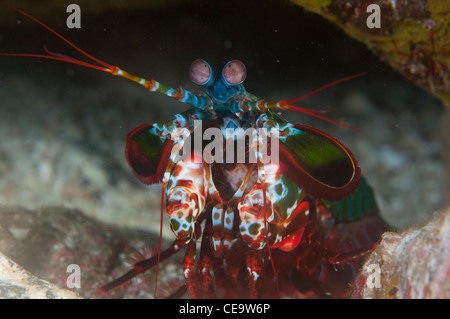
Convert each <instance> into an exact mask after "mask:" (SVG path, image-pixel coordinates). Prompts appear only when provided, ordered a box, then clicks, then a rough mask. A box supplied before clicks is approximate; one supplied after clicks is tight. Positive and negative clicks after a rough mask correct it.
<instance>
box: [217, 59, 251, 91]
mask: <svg viewBox="0 0 450 319" xmlns="http://www.w3.org/2000/svg"><path fill="white" fill-rule="evenodd" d="M246 77H247V70H246V69H245V65H244V63H242V62H241V61H239V60H232V61H230V62H228V63H227V64H225V66H224V67H223V71H222V79H223V80H224V82H225V83H226V84H227V85H230V86H234V85H238V84H241V83H242V82H244V80H245V78H246Z"/></svg>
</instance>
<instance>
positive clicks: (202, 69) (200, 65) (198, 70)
mask: <svg viewBox="0 0 450 319" xmlns="http://www.w3.org/2000/svg"><path fill="white" fill-rule="evenodd" d="M189 75H190V77H191V80H192V82H194V83H195V84H198V85H203V86H209V85H211V84H212V83H213V82H214V70H213V69H212V67H211V66H210V65H209V64H208V62H206V61H205V60H202V59H197V60H195V61H194V62H192V64H191V68H190V69H189Z"/></svg>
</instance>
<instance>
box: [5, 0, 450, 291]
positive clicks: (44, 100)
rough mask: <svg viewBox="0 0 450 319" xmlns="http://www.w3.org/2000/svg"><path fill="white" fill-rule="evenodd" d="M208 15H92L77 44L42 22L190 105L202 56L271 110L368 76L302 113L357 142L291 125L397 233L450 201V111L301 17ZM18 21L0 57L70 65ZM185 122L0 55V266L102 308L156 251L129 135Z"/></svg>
mask: <svg viewBox="0 0 450 319" xmlns="http://www.w3.org/2000/svg"><path fill="white" fill-rule="evenodd" d="M201 3H202V5H198V4H192V3H191V4H187V5H183V6H177V7H170V8H164V7H162V8H156V9H151V10H148V11H144V10H142V11H128V12H124V13H120V12H115V13H109V14H108V13H100V12H99V13H98V14H90V15H89V16H87V17H85V18H83V19H84V20H83V27H82V28H81V29H80V30H77V31H73V30H70V31H68V30H67V29H66V28H64V26H63V25H61V23H58V21H57V20H55V21H46V22H47V23H49V24H52V23H54V24H52V26H55V27H57V28H58V31H60V32H61V33H64V34H65V35H66V36H67V37H69V38H70V39H71V40H73V41H74V42H76V43H77V45H79V46H80V47H82V48H83V49H85V50H87V51H88V52H90V53H92V54H94V55H96V56H98V57H99V58H101V59H104V60H106V61H107V62H108V63H113V64H117V65H119V66H120V67H122V68H124V69H125V70H127V71H129V72H132V73H136V74H138V75H140V76H144V77H147V78H155V79H157V80H158V81H160V82H162V83H164V84H167V85H171V86H173V87H179V86H180V85H181V86H183V87H184V88H187V89H190V90H193V91H196V90H198V88H197V87H196V86H195V85H193V84H191V83H189V79H188V69H189V66H190V63H191V62H192V61H193V60H194V59H196V58H199V57H201V58H205V59H206V60H207V61H209V62H210V63H211V64H212V65H215V64H217V66H218V67H220V66H221V65H223V63H224V62H226V61H228V60H231V59H233V58H239V59H241V60H242V61H243V62H244V63H245V64H246V66H247V70H248V78H247V80H246V82H245V84H246V88H247V89H248V90H249V91H250V92H252V93H254V94H255V95H257V96H260V97H261V98H264V99H267V100H281V99H290V98H295V97H298V96H302V95H304V94H306V93H308V92H311V91H312V90H314V89H316V88H318V87H320V86H322V85H324V84H326V83H330V82H332V81H334V80H336V79H338V78H342V77H344V76H347V75H350V74H355V73H359V72H361V71H366V72H367V75H366V76H364V77H363V78H359V79H355V80H352V81H351V82H347V83H345V84H341V85H339V86H336V87H333V88H330V89H328V90H326V91H323V92H321V93H320V94H319V95H317V96H314V97H311V98H310V99H308V100H305V101H304V103H303V104H301V106H305V107H310V108H312V109H316V110H323V109H328V108H329V109H330V112H329V113H328V114H327V116H329V117H330V118H333V119H336V120H338V121H342V122H344V123H346V124H349V125H351V126H354V127H356V128H358V129H360V130H361V131H362V133H361V134H358V133H355V132H354V131H351V130H348V129H345V128H342V127H340V126H336V125H333V124H330V123H328V122H324V121H320V120H316V119H312V118H310V117H308V116H307V115H304V114H298V113H295V112H292V111H287V112H283V114H284V116H285V117H286V118H287V119H288V120H289V121H291V122H297V123H305V124H309V125H313V126H316V127H318V128H320V129H322V130H324V131H325V132H328V133H330V134H332V135H334V136H336V137H337V138H339V139H340V140H341V141H342V142H343V143H344V144H346V145H347V146H348V147H349V148H350V149H351V150H352V152H353V153H354V154H355V156H356V158H357V159H358V161H359V163H360V166H361V168H362V172H363V174H364V176H366V178H367V180H368V182H369V183H370V185H371V186H372V187H373V188H374V191H375V193H376V197H377V202H378V204H379V207H380V212H381V215H382V216H383V217H384V218H385V220H386V221H388V222H389V223H390V224H391V225H394V226H396V227H398V228H400V229H402V228H407V227H410V226H413V225H415V224H417V223H422V224H423V223H424V222H426V221H427V220H428V219H430V218H431V217H432V214H433V213H434V212H436V211H438V210H441V209H442V208H443V207H445V205H446V204H448V203H449V201H450V200H449V195H448V194H449V191H448V188H449V186H450V183H449V181H450V173H449V169H450V168H449V167H450V164H449V163H450V146H449V141H448V136H449V135H450V127H449V126H450V125H449V124H450V112H449V110H448V109H445V108H444V107H443V106H442V104H441V103H440V102H439V101H438V100H437V99H435V98H433V97H431V96H430V95H429V94H428V93H426V92H424V91H423V90H421V89H419V88H417V87H415V86H414V85H412V84H411V83H409V82H407V81H406V80H404V79H402V78H401V77H400V76H399V75H397V74H396V73H395V72H394V71H392V70H391V69H390V68H389V67H387V66H385V65H383V64H382V63H381V62H380V61H378V59H377V58H375V57H373V56H372V54H371V53H370V52H369V51H368V50H366V49H365V48H364V47H363V46H362V45H360V44H358V43H356V42H355V41H353V40H350V39H348V38H347V37H346V36H345V35H344V34H343V33H342V32H341V31H339V30H337V29H336V28H335V27H334V26H333V25H331V24H329V23H327V22H324V21H322V20H320V19H319V18H317V17H315V16H314V15H312V14H308V13H305V12H304V11H303V10H302V9H301V8H299V7H296V6H293V5H291V4H289V3H284V2H283V3H282V4H280V5H277V4H275V2H271V1H269V2H268V4H266V5H263V6H260V7H254V6H252V4H253V5H255V3H254V2H252V1H249V2H248V3H247V2H246V3H245V4H242V3H241V4H238V2H236V5H235V6H229V7H227V6H225V5H220V4H206V2H201ZM250 9H252V10H250ZM2 10H3V8H2ZM249 12H251V14H249ZM31 13H32V12H31ZM11 14H12V15H15V16H17V21H20V23H17V24H12V25H11V24H3V25H2V24H1V22H0V25H1V26H2V28H1V29H0V50H1V52H42V45H43V44H45V45H46V46H47V47H48V48H49V49H51V50H54V51H58V52H64V53H67V54H72V53H74V52H73V50H71V49H69V48H67V46H65V45H64V44H63V43H61V41H58V40H57V39H53V37H52V36H49V35H48V34H47V33H46V32H45V31H43V30H42V29H41V28H39V27H38V26H36V25H35V24H32V23H30V22H28V21H26V20H25V19H24V18H22V17H20V16H19V15H17V14H15V13H13V12H12V13H11ZM299 17H301V18H300V19H299ZM237 21H239V22H240V24H239V23H237ZM263 22H264V23H263ZM87 35H88V36H87ZM74 54H75V55H76V53H74ZM77 56H79V55H77ZM183 109H184V106H183V105H182V104H181V103H178V102H175V101H171V100H170V99H169V98H167V97H164V96H158V95H155V94H150V93H148V92H146V91H145V89H143V88H141V87H139V86H138V85H136V84H134V83H131V82H128V81H126V80H123V79H117V78H113V77H111V76H109V75H107V74H101V73H100V72H97V71H94V70H87V69H83V68H82V67H78V66H73V65H66V64H62V63H58V62H48V61H38V60H34V59H31V58H30V59H26V58H17V57H0V137H1V143H0V176H1V178H0V205H1V207H0V252H2V253H4V254H5V255H6V256H8V257H10V258H12V259H13V260H14V261H15V262H17V263H18V264H19V265H20V266H22V267H24V268H25V269H26V270H28V271H30V272H31V273H33V274H35V275H37V276H38V277H39V278H42V279H44V280H48V281H50V282H54V283H56V284H58V285H59V286H61V287H64V283H65V278H66V277H65V276H66V275H67V273H66V267H67V265H68V264H72V263H75V264H80V265H81V266H82V269H83V276H82V287H83V288H82V289H81V290H77V292H79V293H80V295H82V296H84V297H98V295H96V293H95V292H94V290H95V288H96V287H98V286H99V285H101V284H103V283H105V282H107V281H108V280H110V279H111V278H113V277H117V275H118V274H119V273H120V272H121V271H123V270H124V269H126V261H127V260H128V256H131V255H133V253H136V252H137V251H140V250H142V249H144V248H145V247H149V246H152V245H153V246H154V245H157V242H158V237H159V225H160V219H159V213H160V207H159V205H160V186H159V185H155V186H144V185H142V184H140V183H139V181H138V180H137V179H136V178H135V177H134V176H133V174H132V173H131V170H130V169H129V167H128V165H127V163H126V160H125V156H124V147H125V141H126V135H127V133H128V132H129V131H131V130H132V129H133V128H135V127H136V126H138V125H139V124H142V123H148V122H150V123H151V122H163V121H167V120H170V119H172V116H173V115H174V114H176V113H178V112H181V111H182V110H183ZM165 224H167V222H165ZM166 226H167V225H166ZM163 238H164V242H163V244H164V245H167V244H168V243H170V241H171V240H172V239H173V235H172V234H171V232H170V229H169V228H168V227H166V228H165V230H164V234H163ZM163 268H164V269H165V270H163V272H162V274H161V277H160V279H159V280H161V282H163V286H164V285H166V286H167V287H166V288H164V289H166V290H168V291H170V289H172V287H176V286H177V285H179V284H180V282H182V280H183V277H182V262H181V259H180V258H177V257H175V258H173V259H172V260H170V261H168V262H167V263H166V264H165V267H163ZM148 276H149V278H150V279H148V278H147V279H145V278H144V279H142V278H141V279H139V280H138V281H137V282H136V283H135V284H134V286H132V287H131V288H130V287H129V288H128V289H127V290H126V291H125V292H120V291H118V292H116V295H115V296H117V297H149V296H151V295H152V289H153V287H152V285H151V284H149V283H150V282H152V281H153V279H154V278H153V277H152V276H154V274H151V273H150V274H149V275H148ZM1 291H2V289H0V294H1V296H2V297H14V296H13V295H8V294H6V295H5V294H3V293H1ZM15 297H18V295H16V296H15ZM102 297H103V296H102Z"/></svg>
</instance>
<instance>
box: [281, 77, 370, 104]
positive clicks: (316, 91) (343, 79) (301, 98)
mask: <svg viewBox="0 0 450 319" xmlns="http://www.w3.org/2000/svg"><path fill="white" fill-rule="evenodd" d="M365 74H366V72H362V73H358V74H353V75H350V76H347V77H345V78H342V79H339V80H337V81H334V82H331V83H328V84H327V85H324V86H322V87H320V88H318V89H316V90H314V91H312V92H311V93H308V94H306V95H304V96H301V97H299V98H296V99H293V100H284V101H280V102H279V103H280V104H281V105H288V104H293V103H297V102H300V101H302V100H304V99H307V98H309V97H310V96H313V95H315V94H317V93H319V92H321V91H323V90H325V89H328V88H329V87H332V86H335V85H337V84H339V83H342V82H345V81H348V80H351V79H354V78H358V77H360V76H363V75H365Z"/></svg>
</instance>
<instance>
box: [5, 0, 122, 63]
mask: <svg viewBox="0 0 450 319" xmlns="http://www.w3.org/2000/svg"><path fill="white" fill-rule="evenodd" d="M1 4H2V5H4V6H6V7H9V8H11V9H13V10H15V11H17V12H19V13H21V14H23V15H24V16H26V17H27V18H29V19H31V20H33V21H34V22H36V23H38V24H39V25H41V26H42V27H44V28H45V29H47V30H48V31H50V32H51V33H53V34H54V35H56V36H57V37H58V38H60V39H61V40H63V41H64V42H66V43H67V44H68V45H70V46H71V47H73V48H74V49H75V50H77V51H78V52H80V53H81V54H83V55H84V56H86V57H88V58H89V59H91V60H92V61H95V62H97V63H98V64H101V65H103V66H104V67H106V68H107V69H110V70H113V69H114V66H113V65H111V64H108V63H106V62H103V61H102V60H100V59H97V58H96V57H94V56H92V55H90V54H89V53H87V52H86V51H83V50H82V49H80V48H79V47H77V46H76V45H75V44H73V43H72V42H70V41H69V40H67V39H66V38H65V37H63V36H62V35H61V34H59V33H58V32H56V31H55V30H53V29H52V28H50V27H49V26H48V25H46V24H45V23H43V22H41V21H39V20H38V19H36V18H34V17H32V16H31V15H29V14H28V13H26V12H24V11H22V10H20V9H18V8H16V7H14V6H12V5H10V4H7V3H1ZM3 55H8V54H3ZM31 56H33V55H31ZM41 57H42V56H41ZM43 57H45V56H43ZM47 58H50V57H47ZM55 60H58V59H55ZM74 60H75V59H74ZM60 61H65V60H60ZM67 62H70V61H67ZM89 65H90V64H89Z"/></svg>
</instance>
